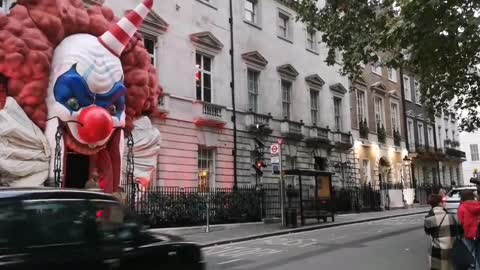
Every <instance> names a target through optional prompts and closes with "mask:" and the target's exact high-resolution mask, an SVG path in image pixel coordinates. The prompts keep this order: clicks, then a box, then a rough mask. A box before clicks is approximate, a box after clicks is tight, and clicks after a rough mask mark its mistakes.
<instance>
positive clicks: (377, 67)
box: [372, 57, 382, 76]
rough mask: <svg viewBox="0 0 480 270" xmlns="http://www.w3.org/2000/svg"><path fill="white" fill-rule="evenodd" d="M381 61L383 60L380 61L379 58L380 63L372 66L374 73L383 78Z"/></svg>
mask: <svg viewBox="0 0 480 270" xmlns="http://www.w3.org/2000/svg"><path fill="white" fill-rule="evenodd" d="M380 61H381V60H380V57H379V58H378V62H377V63H373V64H372V72H373V73H375V74H377V75H380V76H382V66H381V65H380Z"/></svg>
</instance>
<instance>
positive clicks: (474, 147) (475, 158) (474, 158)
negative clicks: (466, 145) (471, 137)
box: [470, 144, 479, 161]
mask: <svg viewBox="0 0 480 270" xmlns="http://www.w3.org/2000/svg"><path fill="white" fill-rule="evenodd" d="M470 155H471V157H472V161H478V160H479V156H478V144H470Z"/></svg>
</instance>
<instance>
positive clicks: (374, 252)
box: [203, 213, 429, 270]
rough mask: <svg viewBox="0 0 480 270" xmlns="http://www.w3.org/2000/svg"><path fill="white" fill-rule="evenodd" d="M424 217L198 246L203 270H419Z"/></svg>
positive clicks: (423, 259) (424, 239) (423, 253)
mask: <svg viewBox="0 0 480 270" xmlns="http://www.w3.org/2000/svg"><path fill="white" fill-rule="evenodd" d="M423 219H424V214H423V213H422V214H416V215H410V216H402V217H396V218H387V219H382V220H376V221H369V222H363V223H357V224H350V225H343V226H336V227H330V228H323V229H319V230H312V231H305V232H299V233H294V234H288V235H279V236H273V237H268V238H261V239H255V240H250V241H245V242H238V243H233V244H227V245H219V246H212V247H207V248H204V249H203V251H204V255H205V258H206V260H207V269H208V270H223V269H236V270H241V269H249V270H260V269H261V270H269V269H275V270H291V269H298V270H318V269H332V270H346V269H355V270H371V269H375V270H405V269H409V270H423V269H428V260H427V258H428V257H427V251H428V244H429V240H428V238H427V237H426V235H425V233H424V232H423Z"/></svg>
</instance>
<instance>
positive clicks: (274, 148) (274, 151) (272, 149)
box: [270, 144, 279, 154]
mask: <svg viewBox="0 0 480 270" xmlns="http://www.w3.org/2000/svg"><path fill="white" fill-rule="evenodd" d="M278 150H279V149H278V144H272V146H270V153H271V154H278Z"/></svg>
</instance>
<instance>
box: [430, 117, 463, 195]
mask: <svg viewBox="0 0 480 270" xmlns="http://www.w3.org/2000/svg"><path fill="white" fill-rule="evenodd" d="M435 128H436V130H435V136H436V140H437V144H436V146H437V150H438V152H439V153H441V154H442V155H441V156H439V159H438V169H437V174H438V179H439V181H440V184H442V185H443V186H449V185H452V184H456V185H462V184H463V183H464V182H465V181H464V180H463V173H462V165H463V162H464V161H465V154H466V151H465V150H464V142H462V141H461V140H460V138H459V129H458V116H457V115H455V114H454V113H449V112H444V113H442V116H441V117H436V118H435ZM434 178H435V177H434Z"/></svg>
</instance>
